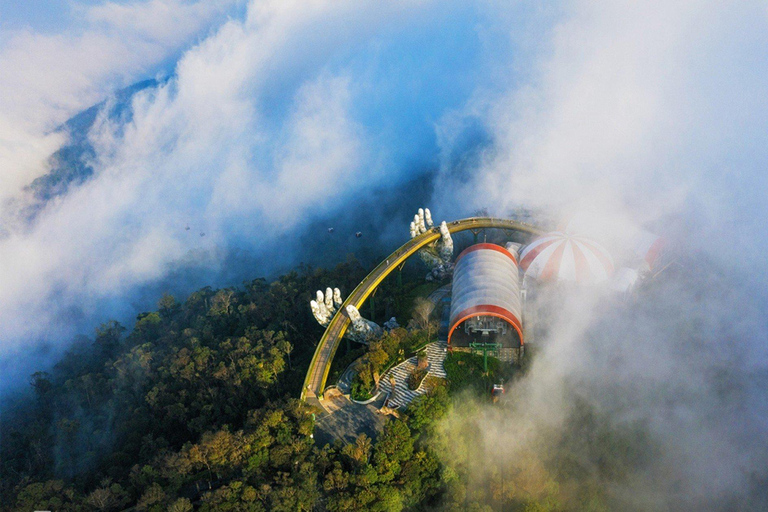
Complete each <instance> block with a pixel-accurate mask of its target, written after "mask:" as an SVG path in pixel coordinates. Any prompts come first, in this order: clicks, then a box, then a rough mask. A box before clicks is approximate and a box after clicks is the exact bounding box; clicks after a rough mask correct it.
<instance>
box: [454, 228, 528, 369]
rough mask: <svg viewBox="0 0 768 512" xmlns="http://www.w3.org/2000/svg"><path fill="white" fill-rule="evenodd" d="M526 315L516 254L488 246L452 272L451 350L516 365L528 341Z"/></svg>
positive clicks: (473, 250) (478, 247)
mask: <svg viewBox="0 0 768 512" xmlns="http://www.w3.org/2000/svg"><path fill="white" fill-rule="evenodd" d="M521 311H522V301H521V297H520V283H519V271H518V266H517V258H516V257H515V255H514V254H513V253H511V252H509V251H508V250H506V249H505V248H503V247H501V246H499V245H496V244H489V243H482V244H475V245H473V246H471V247H468V248H467V249H465V250H464V251H463V252H462V253H461V254H460V255H459V257H458V258H457V259H456V268H455V270H454V273H453V286H452V289H451V313H450V319H449V322H448V326H449V327H448V347H449V349H451V350H467V351H483V352H487V353H488V354H489V355H493V356H495V357H498V358H499V359H501V360H504V361H514V362H517V361H518V360H519V357H520V352H521V350H520V349H521V347H522V346H523V343H524V340H523V330H522V323H521V321H520V319H521V318H522V315H521Z"/></svg>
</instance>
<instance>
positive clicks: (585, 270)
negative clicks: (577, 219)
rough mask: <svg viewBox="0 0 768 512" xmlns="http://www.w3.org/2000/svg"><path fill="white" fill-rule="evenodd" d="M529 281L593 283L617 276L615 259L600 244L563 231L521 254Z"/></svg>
mask: <svg viewBox="0 0 768 512" xmlns="http://www.w3.org/2000/svg"><path fill="white" fill-rule="evenodd" d="M520 267H521V268H522V269H523V271H524V272H525V277H526V278H528V279H536V280H538V281H550V282H562V281H567V282H573V283H579V284H588V283H589V284H591V283H599V282H603V281H606V280H607V279H608V278H609V277H610V276H611V274H613V258H611V255H610V254H609V253H608V251H607V250H605V248H603V246H601V245H600V244H598V243H597V242H595V241H593V240H591V239H589V238H586V237H583V236H578V235H571V234H568V233H564V232H562V231H553V232H551V233H547V234H546V235H543V236H541V237H539V238H537V239H536V240H534V241H533V242H531V243H530V244H529V245H528V246H527V247H526V248H525V249H524V250H523V252H522V254H521V255H520Z"/></svg>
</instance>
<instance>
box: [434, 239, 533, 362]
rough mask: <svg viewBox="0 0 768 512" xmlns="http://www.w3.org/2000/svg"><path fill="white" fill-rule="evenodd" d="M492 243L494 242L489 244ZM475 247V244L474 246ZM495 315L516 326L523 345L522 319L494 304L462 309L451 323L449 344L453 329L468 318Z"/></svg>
mask: <svg viewBox="0 0 768 512" xmlns="http://www.w3.org/2000/svg"><path fill="white" fill-rule="evenodd" d="M478 245H481V244H478ZM487 245H492V244H487ZM473 247H474V246H473ZM496 247H498V246H496ZM478 315H483V316H495V317H496V318H501V319H502V320H506V321H507V322H509V323H510V324H511V325H512V327H514V328H515V330H516V331H517V334H518V335H519V336H520V344H521V345H523V344H524V341H523V324H521V323H520V320H519V319H518V318H517V317H516V316H515V315H514V314H513V313H512V312H511V311H509V310H508V309H505V308H502V307H499V306H494V305H492V304H481V305H479V306H472V307H471V308H467V309H465V310H463V311H460V312H459V313H458V314H457V315H456V316H455V317H454V318H458V320H456V321H455V322H454V323H453V325H451V329H450V330H449V331H448V346H449V347H450V346H451V336H452V335H453V331H455V330H456V328H457V327H458V326H459V325H461V322H463V321H464V320H467V319H468V318H472V317H473V316H478Z"/></svg>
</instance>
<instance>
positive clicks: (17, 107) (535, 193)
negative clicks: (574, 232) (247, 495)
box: [0, 0, 768, 509]
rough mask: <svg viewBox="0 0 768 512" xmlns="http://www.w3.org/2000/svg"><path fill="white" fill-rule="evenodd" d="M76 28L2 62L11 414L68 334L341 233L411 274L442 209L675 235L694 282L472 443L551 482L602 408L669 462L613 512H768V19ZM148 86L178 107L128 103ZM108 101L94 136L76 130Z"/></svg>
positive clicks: (630, 490)
mask: <svg viewBox="0 0 768 512" xmlns="http://www.w3.org/2000/svg"><path fill="white" fill-rule="evenodd" d="M72 9H73V11H72V15H71V18H72V20H71V23H70V26H69V27H67V28H66V29H63V30H62V31H61V32H59V33H52V32H51V31H50V29H47V30H42V29H40V30H37V29H36V28H35V27H34V26H28V27H15V26H13V27H8V26H3V28H2V31H3V33H2V35H0V68H2V69H3V70H4V73H3V74H2V75H0V168H1V169H2V173H0V174H1V175H2V177H1V178H0V179H2V182H0V201H2V206H0V211H2V222H3V225H2V227H1V229H0V233H2V235H1V236H2V237H1V238H0V268H2V278H1V280H0V325H2V333H0V367H2V368H3V372H4V377H3V382H2V384H0V387H1V388H4V389H5V388H9V387H13V386H14V384H25V380H26V376H27V375H28V374H29V373H30V370H32V369H37V368H36V365H39V364H45V363H48V362H50V359H51V357H53V358H55V354H56V353H57V352H58V351H59V350H61V349H62V348H65V347H66V343H67V340H68V339H71V337H72V336H73V335H74V334H76V333H78V332H82V331H84V330H85V331H86V332H87V331H88V330H89V329H92V328H93V327H95V326H96V325H97V324H98V323H99V322H101V321H104V320H106V319H108V318H110V317H113V316H116V317H118V318H121V319H124V318H130V317H131V315H134V314H135V313H137V312H138V310H140V308H149V307H152V305H151V304H152V303H151V301H147V300H145V299H146V293H145V292H146V290H147V289H149V290H152V294H154V293H156V294H157V295H159V294H160V293H161V292H162V291H163V290H164V288H165V287H166V283H170V282H173V281H179V280H184V281H185V282H186V283H187V285H188V286H189V287H194V286H204V285H207V284H211V283H210V282H208V281H210V279H211V276H221V275H222V273H223V274H226V275H230V276H233V279H241V278H246V277H247V276H252V277H257V276H259V275H264V274H269V273H270V272H273V271H278V270H280V269H283V268H286V267H287V266H289V265H291V264H294V263H298V262H299V261H307V260H312V257H311V256H308V254H311V253H317V254H323V255H324V257H325V255H327V254H328V253H329V250H328V247H327V246H326V247H319V246H318V244H319V242H318V239H317V238H316V237H314V236H312V235H311V234H308V232H307V229H308V228H309V227H310V226H311V227H312V229H317V230H318V231H319V232H321V233H322V234H323V235H325V234H326V230H325V224H324V222H326V220H328V219H334V220H333V222H337V221H338V222H340V223H341V224H340V225H343V226H344V227H345V228H344V229H349V230H350V231H353V230H355V229H356V222H357V219H358V218H360V219H365V220H364V224H365V228H366V235H368V233H370V234H371V237H372V238H373V237H374V234H373V233H372V232H376V235H380V234H384V235H386V236H387V237H389V238H388V240H389V242H388V243H390V245H389V246H394V244H395V243H397V241H399V240H401V239H405V238H406V237H407V221H406V219H407V216H408V215H410V214H412V212H410V211H408V212H399V211H398V210H397V207H396V205H397V204H399V201H393V199H392V198H393V197H406V196H407V197H419V198H424V199H427V198H429V197H430V196H431V200H430V201H429V203H430V204H427V205H426V206H430V207H431V208H432V210H433V212H434V214H435V216H436V218H438V219H442V218H445V219H448V220H450V219H452V218H455V217H459V216H462V215H465V214H468V213H471V212H472V211H474V210H476V209H477V208H487V209H488V210H489V211H490V212H492V213H494V214H498V215H505V214H507V213H509V212H510V211H512V210H513V209H515V208H517V207H520V206H523V207H529V208H534V209H536V210H537V211H544V212H546V213H547V215H550V216H552V217H553V218H567V217H569V216H571V215H573V214H574V213H575V212H581V213H583V212H586V213H587V216H588V217H589V218H591V219H596V221H595V222H594V225H593V226H592V228H593V230H595V231H600V230H604V231H605V232H606V233H607V235H610V236H611V237H614V238H616V237H617V235H620V234H621V233H631V232H635V231H636V230H637V229H640V228H643V229H647V230H650V231H653V232H656V233H659V234H663V235H664V236H665V237H666V239H667V240H668V247H669V250H670V251H671V253H672V254H674V255H675V260H676V261H677V263H676V265H675V268H676V269H677V270H675V272H670V273H669V277H662V276H660V277H659V278H658V281H657V282H654V283H653V286H647V287H646V288H645V289H644V290H641V291H639V292H638V293H637V294H636V295H635V296H634V298H631V299H619V298H617V296H615V295H610V294H605V293H604V292H597V291H590V292H580V293H579V294H578V295H577V297H576V298H574V299H573V300H571V301H566V302H565V303H564V304H563V306H562V309H561V311H559V312H558V314H557V315H556V320H553V325H552V326H551V328H550V330H549V335H548V336H547V338H546V339H541V340H538V341H539V342H540V351H539V353H538V355H537V358H536V360H535V362H534V365H533V368H532V369H531V371H530V373H529V375H528V376H527V377H526V378H525V379H524V380H523V381H521V382H520V383H519V384H518V385H517V387H516V388H515V390H514V393H513V394H514V396H515V397H516V398H515V399H514V400H513V401H512V402H513V404H512V405H510V406H508V407H507V408H501V409H499V408H496V409H491V410H476V411H475V412H474V413H473V414H472V415H466V414H464V412H462V411H456V414H454V415H453V416H452V417H451V418H450V420H449V422H464V424H465V425H466V422H470V423H471V422H473V421H484V420H485V419H488V420H489V421H487V422H485V423H484V425H483V426H484V429H483V431H484V432H487V433H488V434H487V438H483V439H484V441H485V442H487V443H488V445H489V446H491V445H493V446H497V445H498V446H503V447H505V448H504V449H503V450H499V451H498V453H501V454H503V455H504V456H505V457H507V459H505V460H528V461H534V459H535V458H536V456H538V455H540V452H537V449H536V447H543V448H542V450H544V451H546V450H545V448H546V449H549V447H550V445H551V443H549V440H551V439H554V438H557V435H558V433H562V432H563V429H564V428H565V427H564V426H565V425H568V424H569V418H571V417H572V416H573V414H574V408H575V405H574V404H579V403H587V404H589V406H590V407H593V408H595V410H598V411H601V413H603V414H605V415H606V417H608V418H610V419H609V422H613V423H615V424H616V425H622V424H624V423H625V422H628V423H631V424H632V425H641V427H638V428H640V429H641V430H642V432H644V435H647V441H646V442H647V446H648V447H649V450H650V449H651V448H652V449H653V450H655V451H653V452H652V454H653V455H654V456H648V457H646V458H645V459H643V463H642V464H638V465H637V467H636V468H635V471H633V472H632V474H631V475H630V476H629V477H627V478H625V479H624V480H623V481H622V482H620V483H616V484H615V486H614V487H612V488H611V492H612V496H613V499H615V500H618V501H617V503H621V504H623V505H626V506H628V507H638V508H657V507H661V508H663V507H671V508H678V507H683V508H693V509H695V508H697V507H700V506H701V505H702V504H703V503H707V502H708V500H712V502H713V503H716V506H720V507H724V508H727V507H729V506H733V504H734V503H737V504H739V503H740V504H743V503H746V502H743V501H739V500H746V499H751V500H759V499H761V498H760V496H758V495H757V494H756V491H755V489H757V488H759V482H761V481H763V480H764V479H765V474H764V472H763V471H764V470H763V469H762V468H764V467H768V465H767V464H766V462H768V460H766V454H765V453H764V450H763V449H762V448H761V447H763V446H766V444H765V441H766V439H765V438H766V431H767V429H768V422H767V421H766V418H767V417H766V415H765V393H764V392H763V389H764V386H762V385H761V383H763V384H764V383H765V368H766V362H767V361H766V351H765V347H766V318H765V311H766V305H768V302H766V297H765V291H764V290H765V285H766V266H765V264H764V262H763V261H764V257H763V254H764V252H765V250H766V249H768V247H767V246H768V243H767V242H768V237H766V235H765V234H764V226H765V224H766V220H767V219H768V211H767V209H768V206H766V203H765V201H764V197H765V190H766V189H767V188H768V187H766V185H768V183H766V180H768V178H766V173H765V171H764V167H765V165H766V163H768V149H767V148H768V144H767V143H768V140H766V139H768V130H766V121H765V120H766V118H767V117H766V114H768V112H766V110H768V104H766V102H765V99H764V98H765V96H766V92H768V87H767V86H768V83H767V82H768V72H767V71H768V69H766V67H767V66H766V62H768V44H767V43H768V30H766V29H768V18H767V17H768V10H767V9H766V7H765V6H764V5H763V4H761V3H759V2H749V1H748V2H738V3H737V2H733V3H725V4H724V3H716V2H697V1H691V2H672V3H670V2H652V3H648V2H645V3H642V4H637V3H630V2H627V3H624V2H586V1H572V2H551V3H547V4H543V5H542V4H540V3H538V2H517V3H510V2H501V1H492V0H487V1H484V2H477V3H472V4H468V3H465V2H452V1H451V2H436V1H430V0H420V1H417V0H414V1H398V2H389V3H361V2H352V1H348V2H347V1H342V2H339V1H310V2H306V1H301V2H299V1H296V2H293V1H285V0H280V1H278V0H275V1H252V2H237V1H235V2H219V3H212V2H178V1H175V0H149V1H146V2H126V3H120V4H117V3H109V2H107V3H104V4H97V5H95V6H94V5H90V6H87V5H81V6H80V5H77V4H73V7H72ZM147 78H155V79H157V82H156V83H155V84H154V85H152V86H150V87H147V88H144V89H141V90H138V91H137V92H135V93H133V94H132V95H130V96H128V98H127V99H126V98H125V97H120V96H114V95H113V94H114V93H115V92H116V91H118V90H119V89H120V88H122V87H126V86H129V85H131V84H133V83H135V82H138V81H140V80H144V79H147ZM102 101H104V103H101V104H100V106H99V107H98V109H97V111H96V115H95V118H94V120H93V122H92V123H91V124H89V125H87V126H86V127H85V128H84V130H86V131H87V133H86V134H85V135H84V134H82V133H80V134H73V133H72V132H69V131H68V130H66V129H64V130H61V129H58V127H59V126H61V124H62V123H64V122H65V121H66V120H67V119H69V118H70V117H72V116H74V115H76V114H77V113H79V112H81V111H82V110H84V109H86V108H88V107H90V106H91V105H94V104H97V103H100V102H102ZM119 102H124V103H125V105H117V103H119ZM118 106H119V107H120V108H117V107H118ZM76 137H84V138H85V140H86V141H87V144H88V146H89V151H88V152H86V153H84V155H85V156H84V158H86V159H87V162H85V163H87V165H88V166H89V168H90V169H92V173H89V174H88V176H87V177H84V178H83V179H82V180H81V182H78V183H77V185H76V186H71V187H69V188H68V189H67V190H66V193H61V194H58V195H54V196H53V197H51V198H50V199H48V200H47V201H46V202H45V203H44V204H42V205H40V204H36V206H35V214H34V215H21V214H19V212H22V211H27V210H25V208H28V207H29V205H30V204H31V203H32V202H33V200H32V199H31V192H30V189H29V188H28V185H29V184H30V183H32V181H33V180H34V179H35V178H39V177H41V176H45V175H46V173H48V172H49V171H51V169H52V164H51V160H50V159H49V157H50V155H51V154H53V153H54V152H56V151H57V150H59V149H61V148H62V147H66V146H67V144H70V143H71V142H72V140H74V139H75V138H76ZM25 187H26V188H25ZM433 187H434V192H433ZM403 204H405V203H403ZM377 205H385V206H382V207H380V208H379V207H378V206H377ZM361 207H365V209H366V211H373V212H384V211H386V212H387V215H382V216H381V218H378V217H377V215H378V213H376V214H375V215H368V216H366V215H367V214H364V213H362V212H361V211H359V210H358V209H359V208H361ZM408 209H409V210H410V206H409V208H408ZM398 216H402V217H401V218H402V220H403V222H402V226H401V225H400V220H399V219H400V218H399V217H398ZM393 219H397V223H396V222H395V220H393ZM607 221H609V222H607ZM361 223H363V221H362V220H361ZM395 224H397V225H395ZM187 227H189V228H190V229H186V228H187ZM400 230H401V231H400ZM338 232H339V230H337V234H338ZM400 233H402V234H400ZM400 237H402V238H400ZM618 238H621V237H620V236H618ZM385 246H386V244H385ZM340 247H341V246H340ZM344 247H345V250H346V247H347V246H344ZM235 250H236V251H243V252H242V254H246V255H247V257H245V258H244V261H246V262H250V263H252V264H253V267H254V268H253V269H252V270H251V269H250V268H244V266H247V265H248V264H249V263H245V264H244V263H242V261H241V263H240V265H241V267H243V268H242V269H241V270H239V271H238V272H229V273H227V270H229V269H227V268H226V267H228V266H229V265H230V264H231V262H232V254H233V251H235ZM342 257H343V255H340V256H339V258H340V259H341V258H342ZM275 261H278V262H279V263H275ZM220 284H226V283H220ZM233 284H237V283H236V282H235V283H233ZM169 286H172V285H169ZM175 286H177V288H178V289H184V287H183V286H180V285H179V284H178V283H176V285H175ZM142 290H143V291H144V292H142ZM152 294H150V295H152ZM153 300H154V299H153ZM41 347H47V349H46V350H48V351H49V352H47V353H48V354H49V356H48V357H47V358H44V357H43V356H41V355H40V354H41ZM37 358H39V359H37ZM44 361H45V363H44ZM465 412H466V411H465ZM499 418H501V419H502V420H503V421H490V420H491V419H495V420H499ZM521 447H523V448H524V449H525V450H524V451H525V452H526V453H523V452H521V451H520V450H521V449H522V448H521ZM531 453H532V454H533V455H531ZM649 453H651V452H649ZM526 457H529V458H526ZM531 457H532V458H531ZM479 474H480V476H482V472H480V473H479ZM756 482H757V483H756ZM752 503H757V501H753V502H752Z"/></svg>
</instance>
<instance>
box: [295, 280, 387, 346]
mask: <svg viewBox="0 0 768 512" xmlns="http://www.w3.org/2000/svg"><path fill="white" fill-rule="evenodd" d="M343 302H344V301H343V300H342V299H341V291H339V289H338V288H334V289H331V288H326V289H325V293H323V292H322V291H321V290H318V291H317V297H316V300H313V301H310V303H309V305H310V307H311V308H312V314H313V315H314V317H315V320H317V321H318V323H319V324H320V325H322V326H323V327H327V326H328V324H329V323H330V322H331V319H332V318H333V315H335V314H336V312H337V311H338V310H339V308H340V307H341V305H342V303H343ZM345 311H346V314H347V316H348V317H349V319H350V320H351V324H350V326H349V327H348V328H347V331H346V333H345V334H344V336H346V337H347V338H349V339H350V340H352V341H357V342H359V343H368V342H369V341H370V340H371V339H373V338H376V337H379V336H381V334H382V333H383V330H382V328H381V327H380V326H379V325H378V324H376V323H375V322H372V321H370V320H366V319H365V318H363V317H362V316H361V315H360V312H359V311H358V310H357V308H356V307H355V306H347V307H346V309H345Z"/></svg>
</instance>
